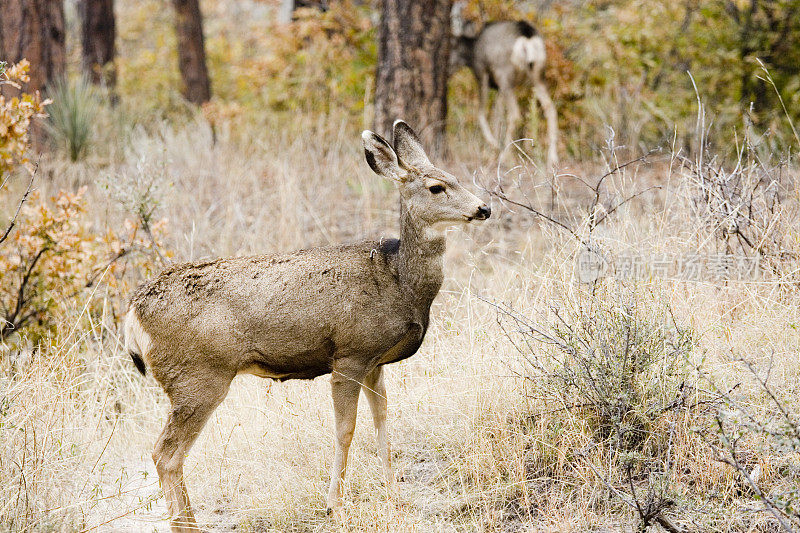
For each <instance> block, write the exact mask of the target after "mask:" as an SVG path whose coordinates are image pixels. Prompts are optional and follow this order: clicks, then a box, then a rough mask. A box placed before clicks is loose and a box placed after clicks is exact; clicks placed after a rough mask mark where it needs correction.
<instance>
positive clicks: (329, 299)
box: [125, 121, 491, 532]
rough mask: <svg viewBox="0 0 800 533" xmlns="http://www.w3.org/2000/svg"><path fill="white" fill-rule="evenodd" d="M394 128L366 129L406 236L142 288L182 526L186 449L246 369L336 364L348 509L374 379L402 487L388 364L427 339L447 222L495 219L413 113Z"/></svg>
mask: <svg viewBox="0 0 800 533" xmlns="http://www.w3.org/2000/svg"><path fill="white" fill-rule="evenodd" d="M393 130H394V131H393V133H394V142H393V143H392V144H390V143H389V142H388V141H386V140H385V139H383V138H382V137H381V136H379V135H377V134H375V133H372V132H370V131H365V132H364V133H363V134H362V139H363V145H364V152H365V157H366V160H367V163H368V164H369V166H370V167H371V168H372V170H373V171H374V172H375V173H376V174H379V175H380V176H383V177H385V178H388V179H391V180H394V181H395V182H397V184H398V190H399V193H400V239H399V240H398V239H380V240H368V241H362V242H359V243H355V244H350V245H342V246H334V247H328V248H314V249H310V250H301V251H299V252H295V253H290V254H284V255H272V256H257V257H239V258H231V259H218V260H215V261H208V262H199V263H187V264H182V265H176V266H172V267H169V268H167V269H166V270H164V271H163V272H162V273H161V274H160V275H158V276H157V277H156V278H154V279H152V280H150V281H148V282H145V283H144V284H142V285H141V286H140V287H139V288H138V289H137V291H136V292H135V294H134V296H133V298H132V300H131V306H130V310H129V312H128V314H127V316H126V320H125V344H126V347H127V349H128V350H129V351H130V353H131V356H132V358H133V360H134V362H135V363H136V366H137V367H138V368H139V370H141V371H142V372H143V373H144V371H145V369H146V368H149V369H150V370H151V371H152V374H153V376H154V377H155V379H156V380H157V381H158V382H159V383H160V384H161V386H162V387H163V388H164V390H165V391H166V393H167V395H168V396H169V398H170V402H171V404H172V408H171V410H170V413H169V417H168V420H167V423H166V425H165V426H164V429H163V431H162V432H161V436H160V437H159V439H158V442H157V444H156V446H155V451H154V452H153V460H154V461H155V464H156V468H157V470H158V476H159V479H160V481H161V485H162V487H163V490H164V495H165V497H166V499H167V504H168V507H169V512H170V516H171V519H172V529H173V531H179V532H183V531H198V529H197V523H196V521H195V518H194V514H193V513H192V509H191V506H190V504H189V497H188V494H187V491H186V485H185V484H184V480H183V461H184V457H185V456H186V454H187V452H188V451H189V448H191V446H192V444H193V443H194V441H195V439H196V438H197V435H198V434H199V432H200V430H201V429H202V428H203V426H204V425H205V423H206V421H207V420H208V418H209V417H210V416H211V413H212V412H213V411H214V409H216V407H217V406H218V405H219V404H220V402H222V400H223V399H224V398H225V396H226V395H227V393H228V388H229V387H230V384H231V381H232V380H233V378H234V377H235V376H236V375H237V374H245V373H248V374H255V375H257V376H261V377H265V378H272V379H278V380H285V379H313V378H315V377H317V376H321V375H324V374H328V373H330V374H331V391H332V397H333V407H334V413H335V419H336V449H335V457H334V461H333V467H332V471H331V482H330V487H329V490H328V500H327V503H328V508H329V509H330V510H333V511H334V512H336V514H337V515H338V514H339V512H340V509H341V505H342V503H341V481H342V477H343V476H344V473H345V466H346V464H347V454H348V450H349V447H350V442H351V439H352V437H353V431H354V429H355V422H356V409H357V406H358V396H359V393H360V392H361V391H362V390H363V392H364V395H365V396H366V397H367V400H368V402H369V404H370V408H371V410H372V415H373V420H374V423H375V431H376V436H377V441H378V455H379V456H380V459H381V462H382V464H383V468H384V474H385V476H386V482H387V484H388V486H389V489H390V492H391V493H394V491H395V485H394V474H393V473H392V470H391V466H390V451H389V441H388V435H387V428H386V388H385V386H384V383H383V373H382V369H383V365H385V364H388V363H393V362H395V361H399V360H401V359H404V358H407V357H410V356H411V355H413V354H414V353H415V352H416V351H417V350H418V349H419V346H420V345H421V344H422V340H423V337H424V335H425V331H426V330H427V328H428V321H429V312H430V306H431V303H432V302H433V299H434V298H435V297H436V295H437V293H438V292H439V288H440V287H441V284H442V281H443V278H444V276H443V272H442V267H443V254H444V249H445V235H444V228H445V227H446V226H449V225H454V224H464V223H468V222H471V221H473V220H485V219H487V218H489V215H490V214H491V210H490V209H489V207H488V206H486V204H484V203H483V202H482V201H481V200H480V199H478V198H477V197H476V196H475V195H473V194H472V193H470V192H469V191H467V190H466V189H465V188H464V187H462V186H461V185H460V184H459V183H458V181H457V180H456V178H455V177H454V176H452V175H450V174H448V173H447V172H444V171H443V170H440V169H438V168H436V167H435V166H434V165H433V164H432V163H431V162H430V160H429V159H428V156H427V155H426V154H425V151H424V150H423V148H422V145H421V144H420V142H419V139H418V138H417V135H416V134H415V133H414V131H413V130H412V129H411V128H410V127H409V126H408V125H407V124H406V123H405V122H402V121H397V122H396V123H395V125H394V128H393Z"/></svg>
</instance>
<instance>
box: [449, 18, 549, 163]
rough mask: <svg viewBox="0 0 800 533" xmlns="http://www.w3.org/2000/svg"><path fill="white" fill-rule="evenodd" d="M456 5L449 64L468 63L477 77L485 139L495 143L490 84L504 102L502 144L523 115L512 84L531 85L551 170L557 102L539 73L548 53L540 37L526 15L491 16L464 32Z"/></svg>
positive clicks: (506, 141)
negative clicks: (514, 18)
mask: <svg viewBox="0 0 800 533" xmlns="http://www.w3.org/2000/svg"><path fill="white" fill-rule="evenodd" d="M457 7H458V6H456V7H454V14H453V19H454V20H453V26H454V34H455V42H454V44H453V49H452V52H451V56H450V67H451V69H452V71H453V72H455V70H456V69H458V68H460V67H463V66H467V67H469V68H470V69H471V70H472V72H473V73H474V74H475V77H476V78H477V80H478V94H479V98H480V108H479V109H478V125H479V126H480V128H481V132H482V133H483V136H484V137H485V139H486V142H488V143H489V144H490V145H492V146H493V147H494V148H499V145H498V144H497V139H496V138H495V136H494V134H492V130H491V128H490V127H489V122H488V120H487V118H486V116H487V113H488V107H489V89H497V92H498V95H497V102H496V104H495V105H496V106H499V105H501V104H502V105H503V106H504V107H505V111H506V130H505V138H504V141H503V146H507V145H508V144H509V143H511V141H512V140H513V136H514V135H515V133H516V131H517V127H518V126H519V122H520V120H521V118H522V114H521V113H520V110H519V103H518V102H517V96H516V94H515V93H514V90H515V88H517V87H521V86H522V87H530V86H532V87H533V92H534V94H535V95H536V99H537V100H538V101H539V105H541V106H542V111H544V116H545V120H546V121H547V142H548V146H547V166H548V170H552V169H553V168H554V167H555V166H556V165H557V164H558V148H557V146H558V121H557V117H556V108H555V106H554V105H553V101H552V100H551V99H550V94H549V93H548V92H547V87H546V86H545V84H544V79H543V77H542V74H543V71H544V66H545V59H546V57H547V56H546V54H545V47H544V41H543V40H542V38H541V36H540V35H539V34H538V32H537V31H536V29H535V28H534V27H533V26H531V25H530V24H528V23H527V22H525V21H517V22H512V21H500V22H490V23H489V24H487V25H486V26H484V28H483V29H482V30H481V32H480V33H479V34H478V35H477V36H476V37H470V36H467V35H464V24H463V22H461V20H460V11H458V10H457V9H456V8H457Z"/></svg>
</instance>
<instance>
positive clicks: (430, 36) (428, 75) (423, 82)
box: [374, 0, 452, 153]
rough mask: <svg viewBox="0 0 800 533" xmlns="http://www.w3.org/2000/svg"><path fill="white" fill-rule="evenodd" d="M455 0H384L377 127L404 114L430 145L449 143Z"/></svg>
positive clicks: (439, 147) (385, 127)
mask: <svg viewBox="0 0 800 533" xmlns="http://www.w3.org/2000/svg"><path fill="white" fill-rule="evenodd" d="M451 3H452V2H451V0H428V1H425V2H419V1H416V0H384V2H383V14H382V16H381V23H380V29H379V35H378V39H379V43H378V71H377V75H376V78H377V79H376V83H375V125H374V127H375V130H376V131H378V132H379V133H380V134H381V135H388V134H390V132H391V131H392V123H393V122H394V121H395V120H396V119H403V120H405V121H406V122H408V123H409V124H410V125H411V127H413V128H414V129H415V130H416V131H417V132H419V134H420V137H421V138H422V141H423V142H424V143H425V148H426V149H428V148H430V149H431V150H432V151H433V152H434V153H437V152H438V153H441V152H442V151H443V149H444V139H445V137H444V133H445V119H446V118H447V66H448V58H449V55H450V8H451Z"/></svg>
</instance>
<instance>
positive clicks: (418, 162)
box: [394, 120, 433, 168]
mask: <svg viewBox="0 0 800 533" xmlns="http://www.w3.org/2000/svg"><path fill="white" fill-rule="evenodd" d="M394 149H395V151H396V152H397V157H398V159H399V161H400V165H401V166H403V167H417V168H424V167H426V166H433V165H432V164H431V161H430V159H428V155H427V154H426V153H425V150H424V149H423V148H422V143H421V142H420V140H419V137H417V134H416V133H414V130H413V129H411V126H409V125H408V124H406V123H405V122H403V121H402V120H395V121H394Z"/></svg>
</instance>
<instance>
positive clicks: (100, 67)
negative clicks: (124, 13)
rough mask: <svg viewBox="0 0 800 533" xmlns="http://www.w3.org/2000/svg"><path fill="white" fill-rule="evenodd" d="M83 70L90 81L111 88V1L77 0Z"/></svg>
mask: <svg viewBox="0 0 800 533" xmlns="http://www.w3.org/2000/svg"><path fill="white" fill-rule="evenodd" d="M78 10H79V12H80V18H81V45H82V48H83V70H84V71H85V72H86V74H87V76H89V79H90V80H91V81H92V83H94V84H96V85H105V86H107V87H114V85H116V82H117V71H116V68H115V67H114V57H115V56H116V43H115V40H116V37H117V27H116V20H115V19H114V0H80V2H79V3H78Z"/></svg>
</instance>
